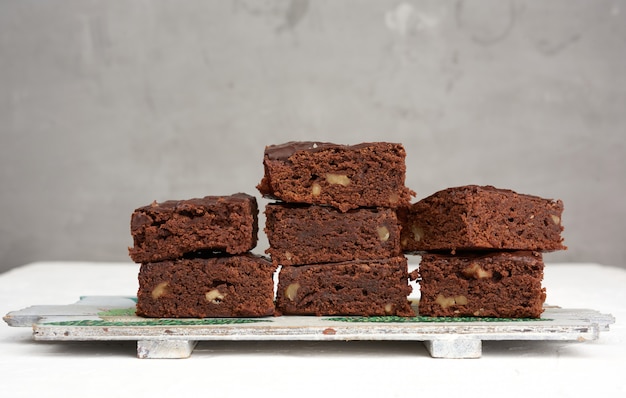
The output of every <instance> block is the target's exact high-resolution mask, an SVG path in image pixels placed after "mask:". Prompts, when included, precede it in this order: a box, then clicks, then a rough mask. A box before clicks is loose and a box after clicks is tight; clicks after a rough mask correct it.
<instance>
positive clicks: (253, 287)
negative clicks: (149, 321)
mask: <svg viewBox="0 0 626 398" xmlns="http://www.w3.org/2000/svg"><path fill="white" fill-rule="evenodd" d="M275 270H276V267H274V266H273V265H272V263H271V262H270V261H269V260H268V259H267V258H265V257H261V256H256V255H253V254H249V253H247V254H242V255H235V256H213V257H206V258H192V259H179V260H171V261H170V260H168V261H162V262H156V263H146V264H142V265H141V268H140V271H139V291H138V293H137V311H136V312H137V315H139V316H144V317H158V318H206V317H260V316H268V315H273V314H274V280H273V276H274V272H275Z"/></svg>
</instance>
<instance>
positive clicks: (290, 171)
mask: <svg viewBox="0 0 626 398" xmlns="http://www.w3.org/2000/svg"><path fill="white" fill-rule="evenodd" d="M405 158H406V152H405V150H404V147H403V146H402V145H401V144H394V143H386V142H374V143H362V144H358V145H352V146H350V145H337V144H332V143H318V142H288V143H285V144H282V145H273V146H268V147H266V148H265V155H264V159H263V165H264V168H265V175H264V177H263V179H262V180H261V182H260V183H259V185H258V186H257V189H258V190H259V191H260V192H261V194H263V195H264V196H265V197H268V198H273V199H279V200H282V201H285V202H289V203H309V204H321V205H330V206H334V207H336V208H338V209H339V210H341V211H344V212H345V211H347V210H349V209H355V208H358V207H390V208H397V207H402V206H408V204H409V202H410V199H411V196H413V195H414V192H413V191H411V190H410V189H408V188H407V187H405V185H404V183H405V174H406V164H405Z"/></svg>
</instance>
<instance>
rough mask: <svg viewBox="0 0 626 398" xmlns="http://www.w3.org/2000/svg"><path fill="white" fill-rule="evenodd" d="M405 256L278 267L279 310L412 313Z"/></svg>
mask: <svg viewBox="0 0 626 398" xmlns="http://www.w3.org/2000/svg"><path fill="white" fill-rule="evenodd" d="M411 290H412V289H411V286H410V285H409V284H408V272H407V261H406V258H405V257H393V258H389V259H382V260H371V261H349V262H341V263H332V264H316V265H303V266H298V267H282V268H281V271H280V273H279V278H278V288H277V293H276V307H277V310H278V311H279V312H281V313H282V314H284V315H317V316H322V315H360V316H377V315H378V316H386V315H397V316H414V315H415V312H414V311H413V309H412V308H411V305H410V303H409V301H408V299H407V297H408V295H409V294H410V293H411Z"/></svg>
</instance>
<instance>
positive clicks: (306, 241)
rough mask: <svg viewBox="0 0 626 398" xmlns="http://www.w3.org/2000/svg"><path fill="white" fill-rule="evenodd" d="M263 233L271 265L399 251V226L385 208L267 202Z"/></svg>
mask: <svg viewBox="0 0 626 398" xmlns="http://www.w3.org/2000/svg"><path fill="white" fill-rule="evenodd" d="M265 215H266V221H265V232H266V234H267V237H268V240H269V244H270V247H269V249H267V250H266V253H268V254H270V255H271V257H272V261H273V262H274V265H279V264H280V265H283V266H286V265H302V264H314V263H329V262H341V261H349V260H371V259H377V258H387V257H395V256H400V255H402V250H401V248H400V225H399V223H398V219H397V217H396V212H395V211H394V210H393V209H388V208H361V209H355V210H349V211H347V212H345V213H342V212H340V211H338V210H337V209H335V208H333V207H330V206H318V205H294V204H284V203H270V204H268V205H267V206H266V208H265Z"/></svg>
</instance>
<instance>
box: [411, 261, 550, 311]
mask: <svg viewBox="0 0 626 398" xmlns="http://www.w3.org/2000/svg"><path fill="white" fill-rule="evenodd" d="M543 269H544V264H543V259H542V255H541V253H537V252H529V251H515V252H496V253H488V254H463V255H445V254H432V253H430V254H423V255H422V259H421V262H420V265H419V269H418V270H417V271H413V272H412V273H411V277H412V278H413V279H416V278H421V281H420V282H419V285H420V293H421V297H420V301H419V307H418V308H419V315H424V316H435V317H441V316H480V317H498V318H538V317H539V316H540V315H541V313H542V312H543V303H544V301H545V299H546V291H545V289H544V288H542V286H541V282H542V279H543Z"/></svg>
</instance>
